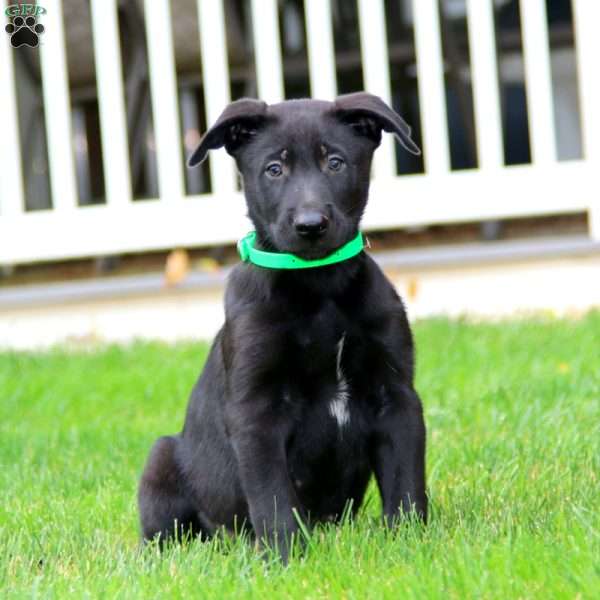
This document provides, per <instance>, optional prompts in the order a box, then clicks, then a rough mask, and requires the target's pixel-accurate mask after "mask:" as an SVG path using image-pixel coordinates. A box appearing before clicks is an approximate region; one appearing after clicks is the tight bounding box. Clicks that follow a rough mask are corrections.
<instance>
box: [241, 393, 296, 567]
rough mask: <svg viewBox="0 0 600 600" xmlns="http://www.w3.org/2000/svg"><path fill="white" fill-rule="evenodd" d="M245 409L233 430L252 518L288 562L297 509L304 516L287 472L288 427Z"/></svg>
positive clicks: (266, 542) (262, 535)
mask: <svg viewBox="0 0 600 600" xmlns="http://www.w3.org/2000/svg"><path fill="white" fill-rule="evenodd" d="M253 404H254V407H255V408H256V403H253ZM244 413H245V411H242V414H243V416H242V415H239V416H238V418H237V420H238V422H239V423H240V425H239V427H237V428H236V429H235V430H234V431H233V432H232V433H231V441H232V444H233V448H234V452H235V456H236V459H237V465H238V472H239V477H240V481H241V484H242V489H243V491H244V495H245V497H246V501H247V502H248V509H249V513H250V521H251V523H252V527H253V529H254V532H255V534H256V537H257V538H258V539H259V540H260V541H261V543H263V544H264V545H266V546H269V547H271V548H276V549H277V551H278V552H279V554H280V556H281V559H282V561H283V562H284V563H286V562H287V560H288V555H289V551H290V548H291V542H292V537H293V536H294V534H296V533H297V531H298V523H297V520H296V515H295V514H294V513H295V512H296V511H297V513H298V514H299V515H300V516H301V517H302V516H303V515H302V509H301V506H300V503H299V501H298V497H297V495H296V491H295V489H294V487H293V485H292V482H291V480H290V477H289V473H288V466H287V457H286V453H285V435H286V429H287V428H286V427H285V424H284V423H281V422H277V421H276V420H274V419H267V418H263V419H261V418H260V415H257V414H256V413H255V412H252V413H249V414H248V413H245V414H244ZM265 417H266V415H265Z"/></svg>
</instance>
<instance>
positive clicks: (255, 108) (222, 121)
mask: <svg viewBox="0 0 600 600" xmlns="http://www.w3.org/2000/svg"><path fill="white" fill-rule="evenodd" d="M266 114H267V104H266V102H262V101H261V100H254V99H252V98H241V99H240V100H236V101H235V102H232V103H231V104H230V105H229V106H228V107H227V108H226V109H225V110H224V111H223V112H222V113H221V116H220V117H219V118H218V119H217V122H216V123H215V124H214V125H213V126H212V127H211V128H210V129H209V130H208V131H207V132H206V133H205V134H204V136H203V137H202V139H201V140H200V144H199V146H198V147H197V148H196V150H194V153H193V154H192V156H190V158H189V160H188V166H189V167H195V166H196V165H197V164H200V163H201V162H202V161H203V160H204V159H205V158H206V155H207V154H208V151H209V150H215V149H216V148H222V147H223V146H225V149H226V150H227V152H229V154H233V152H235V150H236V149H237V148H238V147H239V146H241V145H242V144H243V143H244V142H245V141H247V140H249V139H250V138H251V137H252V136H254V135H255V134H256V131H257V130H258V127H259V126H260V125H261V124H262V123H264V121H265V120H266Z"/></svg>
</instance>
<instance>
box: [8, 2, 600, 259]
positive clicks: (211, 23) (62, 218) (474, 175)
mask: <svg viewBox="0 0 600 600" xmlns="http://www.w3.org/2000/svg"><path fill="white" fill-rule="evenodd" d="M47 4H48V7H47V8H48V12H47V14H46V15H44V23H45V26H46V33H45V36H44V40H43V41H44V44H43V45H42V46H40V49H39V52H40V55H41V71H42V78H43V90H44V104H45V115H46V130H47V136H48V148H49V151H48V155H49V160H50V181H51V188H52V198H53V208H52V209H50V210H44V211H32V212H26V211H25V210H24V185H23V168H22V164H21V152H20V144H19V134H18V129H17V128H18V125H17V124H18V119H17V101H16V90H15V80H14V49H13V48H12V47H11V46H10V44H9V43H8V39H2V40H0V115H1V117H2V118H1V119H0V264H17V263H24V262H33V261H42V260H54V259H62V258H70V257H83V256H94V255H104V254H113V253H123V252H139V251H144V250H150V249H168V248H172V247H177V246H183V247H186V246H189V247H192V246H202V245H212V244H222V243H227V242H233V241H235V240H236V239H238V237H240V235H242V234H243V233H244V232H245V231H246V230H247V229H248V227H249V225H248V222H247V221H246V218H245V216H244V215H245V206H244V202H243V198H242V196H241V194H240V193H239V192H237V191H236V183H235V172H234V168H233V165H232V161H231V159H230V158H229V157H228V156H227V155H226V154H225V153H224V152H220V153H213V156H212V157H211V162H210V169H211V181H212V189H213V191H212V193H211V194H202V195H196V196H186V195H185V186H184V164H183V161H182V160H180V155H181V152H180V151H179V149H180V148H181V140H180V130H179V125H178V123H179V117H178V112H177V111H178V105H179V103H178V99H177V86H176V78H175V67H174V57H173V42H172V39H171V33H170V32H171V22H170V20H171V16H170V8H169V7H170V4H169V0H146V7H147V10H146V11H145V14H146V30H147V35H148V36H149V43H148V49H149V56H148V60H149V71H150V84H151V91H152V107H153V118H154V131H155V136H156V141H157V144H156V148H157V165H158V168H157V171H158V179H159V198H157V199H150V200H148V201H136V202H135V203H134V202H132V197H131V196H132V194H131V183H130V179H131V175H130V168H129V153H128V149H127V143H128V142H127V131H126V127H125V106H124V98H123V78H122V73H121V70H122V67H121V59H120V54H121V52H120V47H119V35H118V29H117V27H118V22H117V12H116V0H91V7H92V11H91V14H92V27H93V36H94V50H95V60H96V77H97V88H98V101H99V110H100V120H101V133H102V142H103V144H102V146H103V157H104V174H105V189H106V204H103V205H95V206H81V207H80V206H78V203H77V185H76V174H75V168H74V160H73V150H72V143H71V140H72V132H71V114H70V108H69V107H70V102H69V88H68V79H67V70H66V60H65V45H64V32H63V20H62V13H61V2H60V1H58V0H54V1H53V0H48V2H47ZM304 5H305V12H306V15H305V16H306V29H307V38H308V39H307V47H308V62H309V75H310V83H311V88H312V90H313V94H314V95H315V97H320V98H333V97H334V96H335V95H336V78H335V62H334V51H333V41H332V40H333V36H332V31H331V20H330V6H329V0H305V2H304ZM520 5H521V21H522V32H523V45H524V64H525V78H526V88H527V98H528V114H529V128H530V140H531V150H532V164H530V165H522V166H512V167H506V166H504V164H503V152H502V124H501V115H500V103H499V93H498V81H497V77H496V56H495V44H494V25H493V13H492V0H468V1H467V16H468V23H469V32H470V37H469V43H470V55H471V77H472V85H473V97H474V109H475V130H476V138H477V148H478V164H479V168H478V169H473V170H467V171H454V172H453V171H451V169H450V159H449V142H448V132H447V119H446V103H445V94H444V82H443V60H442V55H441V44H440V33H439V32H440V24H439V22H438V21H439V17H438V9H437V0H418V1H417V0H415V1H414V2H413V14H414V25H415V44H416V53H417V75H418V82H419V96H420V107H421V118H422V130H423V151H424V158H425V173H424V174H420V175H408V176H400V177H399V176H397V175H396V172H395V158H394V147H393V144H392V141H391V139H387V140H386V141H385V142H384V143H383V144H382V147H381V148H380V149H379V150H378V153H377V159H376V162H375V168H374V179H373V183H372V188H371V200H370V204H369V208H368V210H367V213H366V216H365V228H366V229H367V230H372V229H390V228H397V227H403V226H409V225H426V224H433V223H448V222H460V221H478V220H484V219H493V218H505V217H519V216H528V215H542V214H560V213H569V212H580V211H582V212H588V214H589V223H590V234H591V235H592V236H594V237H596V238H600V185H599V183H598V182H599V173H600V110H599V109H598V107H600V69H599V68H598V60H599V57H600V31H599V25H600V2H599V1H598V0H573V12H574V29H575V39H576V50H577V54H576V56H577V68H578V77H579V98H580V116H581V124H582V132H583V158H582V159H581V160H577V161H564V162H559V161H558V160H557V152H556V144H555V131H554V118H553V106H552V85H551V78H550V66H549V65H550V62H549V61H550V57H549V44H548V30H547V20H546V14H545V10H546V9H545V6H546V4H545V0H521V3H520ZM358 6H359V21H360V40H361V52H362V67H363V75H364V82H365V87H366V89H367V90H368V91H370V92H372V93H375V94H378V95H379V96H381V97H382V98H384V99H385V100H387V101H388V102H389V101H390V100H391V91H390V76H389V68H388V64H389V61H388V59H387V44H386V41H385V40H386V27H385V21H384V18H385V17H384V6H383V0H359V2H358ZM251 7H252V13H253V15H254V18H253V20H252V21H253V29H254V31H253V33H254V40H255V60H256V72H257V73H256V74H257V85H258V95H259V96H260V97H261V98H263V99H265V100H267V101H268V102H275V101H278V100H282V99H283V78H282V58H281V48H280V42H279V39H280V38H279V31H278V19H277V2H276V0H252V1H251ZM198 16H199V31H200V38H201V49H202V77H203V83H204V90H205V100H206V113H207V115H206V116H207V121H208V122H209V123H210V122H213V121H214V120H215V119H216V118H217V116H218V115H219V113H220V112H221V110H222V108H223V107H224V105H225V104H226V103H227V102H228V101H229V99H230V93H229V74H228V64H227V50H226V46H225V31H224V30H225V27H224V17H223V6H222V2H221V0H198ZM25 160H27V157H25Z"/></svg>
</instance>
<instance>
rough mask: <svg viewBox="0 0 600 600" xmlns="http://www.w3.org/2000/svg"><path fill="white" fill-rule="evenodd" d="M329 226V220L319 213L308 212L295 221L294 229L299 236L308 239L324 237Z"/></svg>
mask: <svg viewBox="0 0 600 600" xmlns="http://www.w3.org/2000/svg"><path fill="white" fill-rule="evenodd" d="M328 226H329V219H328V218H327V217H326V216H325V215H323V214H321V213H320V212H317V211H306V212H303V213H301V214H299V215H298V216H297V217H296V218H295V219H294V227H295V228H296V231H297V232H298V235H301V236H302V237H307V238H317V237H320V236H322V235H323V234H324V233H325V232H326V231H327V227H328Z"/></svg>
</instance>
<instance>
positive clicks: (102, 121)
mask: <svg viewBox="0 0 600 600" xmlns="http://www.w3.org/2000/svg"><path fill="white" fill-rule="evenodd" d="M17 4H18V3H17V2H13V1H12V0H9V2H5V1H4V0H3V11H2V12H3V13H4V12H5V11H4V9H5V8H7V10H8V13H9V14H5V15H4V16H3V19H4V21H5V23H4V24H7V23H9V22H10V19H11V17H10V16H9V15H10V14H14V10H15V5H17ZM38 5H39V6H41V7H42V8H44V9H45V12H44V13H43V14H40V15H39V16H38V18H37V19H38V23H41V24H43V26H44V32H43V33H42V34H40V36H39V40H40V44H39V46H37V47H29V46H26V45H24V46H20V47H18V48H15V47H13V45H12V44H11V38H10V36H9V35H8V34H5V33H2V35H3V38H4V39H2V40H0V112H1V119H0V346H8V347H15V348H31V347H38V346H48V345H51V344H54V343H57V342H64V341H66V342H69V343H72V344H76V345H78V344H87V343H90V342H92V343H94V342H96V341H113V340H117V341H128V340H131V339H134V338H139V337H146V338H160V339H166V340H175V339H181V338H210V337H212V336H213V335H214V334H215V332H216V331H217V329H218V328H219V327H220V325H221V323H222V320H223V309H222V294H223V288H224V284H225V281H226V277H227V273H228V271H229V269H230V268H231V266H232V265H234V264H235V263H236V261H237V255H236V251H235V242H236V240H237V239H238V238H239V237H241V236H242V235H244V234H245V233H246V232H247V231H248V230H249V229H250V224H249V223H248V221H247V220H246V218H245V212H246V210H245V205H244V201H243V197H242V195H241V191H240V190H241V188H240V182H239V180H238V177H237V174H236V172H235V169H234V165H233V161H232V160H231V158H230V157H228V156H227V154H226V153H225V152H224V151H220V152H213V153H212V154H211V156H210V158H209V160H208V161H207V162H206V163H204V164H203V165H202V166H201V167H200V168H196V169H193V170H188V169H186V168H185V160H186V157H187V156H188V155H189V154H190V152H191V151H192V150H193V148H194V147H195V145H196V144H197V143H198V141H199V139H200V137H201V135H202V133H203V132H204V131H205V130H206V129H207V125H210V124H211V123H212V122H214V121H215V120H216V118H217V117H218V115H219V114H220V112H221V111H222V109H223V108H224V106H225V105H226V104H227V103H228V102H230V101H231V100H235V99H237V98H240V97H243V96H250V97H260V98H262V99H264V100H266V101H267V102H277V101H280V100H282V99H290V98H301V97H314V98H321V99H333V98H334V97H335V96H336V95H337V94H342V93H347V92H352V91H358V90H367V91H369V92H371V93H374V94H377V95H379V96H381V97H382V98H383V99H384V100H386V101H387V102H388V103H389V104H390V105H392V106H393V108H394V109H396V110H397V111H398V112H399V113H400V114H401V115H402V116H403V117H404V118H405V120H406V121H408V122H409V123H410V124H411V126H412V127H413V131H414V137H415V140H416V141H417V143H418V144H419V145H420V146H421V148H422V149H423V155H422V156H420V157H414V156H412V155H410V154H408V153H406V152H404V151H403V150H402V149H401V147H400V146H399V145H398V144H397V143H396V142H394V141H393V140H392V139H391V138H389V139H385V140H384V142H383V144H382V146H381V147H380V149H379V150H378V152H377V157H376V161H375V164H374V167H373V174H372V185H371V194H370V203H369V208H368V210H367V214H366V215H365V221H364V225H365V226H364V230H365V232H366V233H367V236H368V239H369V242H370V245H371V252H372V253H373V255H374V256H375V258H376V260H378V261H379V263H380V264H381V265H382V267H383V268H384V269H385V271H386V273H387V274H388V275H389V276H390V278H391V279H392V280H393V281H394V283H395V284H396V285H397V287H398V290H399V292H400V293H401V294H402V295H403V297H404V298H405V299H406V302H407V305H408V309H409V314H410V316H411V317H413V318H418V317H425V316H430V315H438V314H446V315H463V314H466V315H472V316H474V317H486V318H489V317H492V318H496V317H503V316H506V315H513V314H522V313H528V312H530V311H546V312H550V313H552V314H580V313H581V312H583V311H586V310H588V309H589V308H591V307H594V306H600V186H599V185H598V172H599V169H600V111H599V110H598V107H599V106H600V69H599V68H598V64H597V62H598V60H599V58H600V36H599V35H598V27H599V24H600V2H598V0H440V1H439V2H438V0H146V1H145V2H144V1H143V0H62V1H60V0H45V1H44V0H42V1H40V2H39V3H38ZM23 6H25V5H24V3H21V5H20V8H19V10H27V9H23ZM11 10H12V11H13V12H11Z"/></svg>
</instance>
